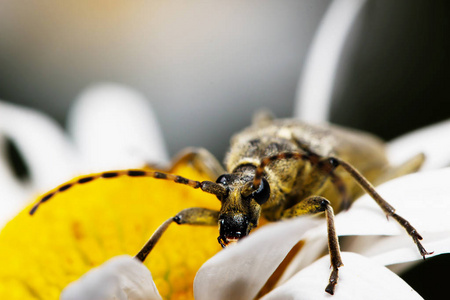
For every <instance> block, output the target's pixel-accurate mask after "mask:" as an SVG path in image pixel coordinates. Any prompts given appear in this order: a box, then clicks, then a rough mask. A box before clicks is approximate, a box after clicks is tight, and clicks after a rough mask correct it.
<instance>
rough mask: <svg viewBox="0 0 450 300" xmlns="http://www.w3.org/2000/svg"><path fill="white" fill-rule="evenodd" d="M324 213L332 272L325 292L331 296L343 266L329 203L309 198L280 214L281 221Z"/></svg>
mask: <svg viewBox="0 0 450 300" xmlns="http://www.w3.org/2000/svg"><path fill="white" fill-rule="evenodd" d="M321 212H325V216H326V219H327V231H328V251H329V252H330V262H331V267H332V268H333V270H332V271H331V275H330V279H329V281H328V285H327V287H326V288H325V291H326V292H327V293H329V294H331V295H333V294H334V288H335V286H336V284H337V281H338V277H339V276H338V275H339V267H341V266H343V265H344V264H343V263H342V259H341V250H340V249H339V241H338V237H337V234H336V228H335V226H334V213H333V208H332V207H331V205H330V202H329V201H328V200H327V199H325V198H324V197H320V196H311V197H308V198H306V199H304V200H302V201H300V202H299V203H297V204H296V205H294V206H293V207H291V208H289V209H287V210H285V211H284V212H283V213H282V219H288V218H293V217H296V216H300V215H305V214H317V213H321Z"/></svg>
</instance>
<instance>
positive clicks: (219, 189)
mask: <svg viewBox="0 0 450 300" xmlns="http://www.w3.org/2000/svg"><path fill="white" fill-rule="evenodd" d="M120 176H129V177H151V178H155V179H165V180H171V181H173V182H175V183H180V184H184V185H188V186H190V187H192V188H194V189H198V188H201V189H202V191H204V192H207V193H210V194H214V195H216V196H217V197H218V198H220V197H223V196H224V195H226V193H227V191H226V189H225V188H224V187H223V186H222V185H220V184H217V183H215V182H211V181H202V182H200V181H195V180H191V179H188V178H184V177H182V176H178V175H173V174H167V173H162V172H157V171H146V170H117V171H108V172H102V173H96V174H92V175H89V176H85V177H81V178H79V179H77V180H73V181H69V182H66V183H64V184H62V185H60V186H58V187H57V188H55V189H54V190H52V191H50V192H48V193H47V194H46V195H44V196H43V197H42V198H41V199H40V200H39V201H38V202H37V203H36V204H35V205H34V206H33V207H32V208H31V210H30V215H33V214H34V213H35V212H36V210H37V209H38V207H39V206H40V205H41V204H42V203H44V202H46V201H48V200H49V199H50V198H53V196H55V195H56V194H59V193H61V192H64V191H67V190H68V189H70V188H71V187H73V186H75V185H80V184H85V183H88V182H91V181H93V180H96V179H100V178H105V179H111V178H117V177H120Z"/></svg>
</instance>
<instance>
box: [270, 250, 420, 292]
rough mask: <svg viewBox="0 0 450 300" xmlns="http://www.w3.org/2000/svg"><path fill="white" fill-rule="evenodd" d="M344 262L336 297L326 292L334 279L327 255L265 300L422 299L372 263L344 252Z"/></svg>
mask: <svg viewBox="0 0 450 300" xmlns="http://www.w3.org/2000/svg"><path fill="white" fill-rule="evenodd" d="M342 260H343V262H344V266H342V267H341V268H339V281H338V284H337V285H336V289H335V293H334V295H333V296H330V295H328V294H327V293H326V292H325V291H324V290H325V287H326V285H327V284H328V278H329V276H330V258H329V256H328V255H327V256H325V257H323V258H321V259H320V260H318V261H316V262H315V263H314V264H312V265H310V266H309V267H307V268H305V269H303V270H301V271H300V272H299V273H297V274H296V275H295V276H294V277H292V278H291V280H289V281H288V282H287V283H285V284H284V285H282V286H280V287H278V288H276V289H274V290H273V291H272V292H270V293H269V294H267V295H266V296H265V297H263V298H262V299H263V300H275V299H296V300H300V299H328V300H329V299H333V300H339V299H346V300H348V299H367V300H369V299H376V300H378V299H405V300H406V299H408V300H410V299H422V297H420V295H419V294H417V293H416V292H415V291H414V290H413V289H412V288H411V287H410V286H409V285H408V284H407V283H405V282H404V281H403V280H402V279H400V277H398V276H397V275H395V274H394V273H392V272H391V271H389V270H388V269H387V268H385V267H383V266H381V265H379V264H377V263H375V262H374V261H372V260H370V259H366V258H364V257H363V256H360V255H357V254H355V253H350V252H343V253H342Z"/></svg>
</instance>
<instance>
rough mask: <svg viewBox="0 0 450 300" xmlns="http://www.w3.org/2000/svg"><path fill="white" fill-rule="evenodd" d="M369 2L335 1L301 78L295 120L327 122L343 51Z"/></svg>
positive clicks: (318, 33) (317, 34)
mask: <svg viewBox="0 0 450 300" xmlns="http://www.w3.org/2000/svg"><path fill="white" fill-rule="evenodd" d="M365 3H366V1H365V0H358V1H353V0H352V1H348V0H335V1H332V2H331V4H330V6H329V7H328V10H327V12H326V13H325V16H324V17H323V19H322V21H321V24H320V27H319V29H318V30H317V33H316V36H315V37H314V40H313V42H312V44H311V47H310V49H309V53H308V55H307V58H306V63H305V67H304V70H303V74H302V75H301V77H300V82H299V84H298V88H297V100H296V107H295V113H294V116H295V117H297V118H300V119H302V120H305V121H310V122H324V121H327V119H328V113H329V109H330V105H331V97H332V92H333V87H334V85H335V81H336V75H337V70H338V65H339V62H340V60H341V57H342V51H343V49H344V46H346V41H347V40H348V35H349V33H350V31H351V29H352V26H353V24H354V21H355V20H356V18H357V17H358V15H359V12H360V11H361V8H362V7H363V6H364V4H365Z"/></svg>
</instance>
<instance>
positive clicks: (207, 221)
mask: <svg viewBox="0 0 450 300" xmlns="http://www.w3.org/2000/svg"><path fill="white" fill-rule="evenodd" d="M218 218H219V212H218V211H216V210H211V209H206V208H201V207H192V208H187V209H184V210H182V211H180V212H179V213H178V214H176V215H175V217H172V218H170V219H168V220H167V221H165V222H164V223H163V224H161V226H159V227H158V229H156V231H155V232H154V233H153V234H152V236H151V237H150V239H149V240H148V241H147V243H146V244H145V245H144V247H142V249H141V250H140V251H139V253H138V254H136V258H137V259H139V260H140V261H142V262H144V260H145V259H146V258H147V256H148V254H149V253H150V251H152V249H153V247H154V246H155V244H156V243H157V242H158V241H159V239H160V238H161V236H162V235H163V234H164V232H165V231H166V230H167V228H169V225H170V224H172V222H175V223H177V224H178V225H184V224H188V225H207V226H214V225H216V226H217V222H218Z"/></svg>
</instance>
